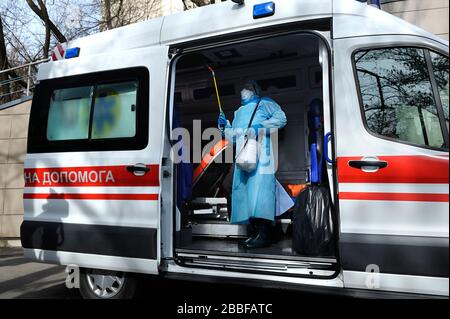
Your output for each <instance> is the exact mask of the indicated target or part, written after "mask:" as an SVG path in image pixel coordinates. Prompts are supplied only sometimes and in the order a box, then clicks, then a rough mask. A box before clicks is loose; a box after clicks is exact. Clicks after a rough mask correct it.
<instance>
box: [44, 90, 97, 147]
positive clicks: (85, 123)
mask: <svg viewBox="0 0 450 319" xmlns="http://www.w3.org/2000/svg"><path fill="white" fill-rule="evenodd" d="M91 91H92V87H91V86H84V87H77V88H70V89H61V90H54V91H53V94H52V95H51V97H50V107H49V112H48V125H47V139H48V140H49V141H61V140H78V139H87V138H88V135H89V114H90V109H91Z"/></svg>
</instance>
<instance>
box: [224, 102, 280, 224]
mask: <svg viewBox="0 0 450 319" xmlns="http://www.w3.org/2000/svg"><path fill="white" fill-rule="evenodd" d="M259 99H260V98H259V97H258V96H254V97H253V98H252V99H251V100H249V101H245V102H244V101H243V102H242V104H243V105H242V106H241V107H240V108H239V109H238V110H237V111H236V112H235V113H234V119H233V123H232V124H230V122H228V123H227V125H226V126H225V129H224V133H225V138H227V139H228V140H229V141H231V142H233V143H236V150H240V149H241V147H242V143H243V141H244V139H245V131H246V129H247V127H248V124H249V121H250V117H251V115H252V113H253V111H254V109H255V106H256V104H257V102H258V100H259ZM286 123H287V119H286V115H285V114H284V112H283V111H282V110H281V107H280V106H279V105H278V104H277V103H276V102H275V101H274V100H272V99H270V98H266V97H264V98H262V99H261V101H260V103H259V106H258V110H257V111H256V114H255V117H254V119H253V122H252V126H254V125H258V124H260V125H261V126H262V127H263V129H260V130H259V131H258V133H259V138H258V139H259V141H260V143H259V157H258V164H257V166H256V169H255V170H254V171H253V172H251V173H247V172H245V171H242V170H240V169H239V167H237V166H235V169H234V176H233V188H232V207H231V223H236V224H247V223H249V219H250V218H252V217H253V218H263V219H268V220H271V221H274V219H275V213H276V183H275V170H274V167H275V166H274V157H273V153H272V143H271V138H270V135H269V134H268V133H269V130H268V129H280V128H282V127H284V126H285V125H286Z"/></svg>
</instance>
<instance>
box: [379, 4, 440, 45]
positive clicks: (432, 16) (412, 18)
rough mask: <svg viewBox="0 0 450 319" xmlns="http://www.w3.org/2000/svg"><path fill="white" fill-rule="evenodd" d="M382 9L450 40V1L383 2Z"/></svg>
mask: <svg viewBox="0 0 450 319" xmlns="http://www.w3.org/2000/svg"><path fill="white" fill-rule="evenodd" d="M381 8H382V10H384V11H386V12H389V13H391V14H393V15H396V16H397V17H399V18H402V19H404V20H406V21H408V22H410V23H412V24H415V25H417V26H419V27H420V28H422V29H424V30H427V31H428V32H431V33H434V34H436V35H438V36H440V37H442V38H443V39H445V40H447V41H448V39H449V37H448V34H449V32H448V23H449V1H448V0H400V1H399V0H397V1H393V0H384V1H383V0H382V1H381Z"/></svg>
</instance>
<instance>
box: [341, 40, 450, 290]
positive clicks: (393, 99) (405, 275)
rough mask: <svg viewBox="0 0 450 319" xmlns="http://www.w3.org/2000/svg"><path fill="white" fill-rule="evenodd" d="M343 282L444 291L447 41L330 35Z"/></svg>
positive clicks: (446, 175) (446, 247)
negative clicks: (332, 51)
mask: <svg viewBox="0 0 450 319" xmlns="http://www.w3.org/2000/svg"><path fill="white" fill-rule="evenodd" d="M334 52H335V57H334V61H335V69H334V90H335V92H334V95H335V97H336V110H337V111H336V130H337V134H336V135H337V136H336V143H337V161H338V163H337V165H338V168H337V169H338V181H339V184H338V186H339V206H340V255H341V264H342V268H343V271H344V272H343V273H344V285H345V286H346V287H350V288H364V289H377V290H389V291H398V292H410V293H424V294H436V295H447V296H448V275H449V273H448V269H449V268H448V260H449V258H448V251H449V250H448V234H449V231H448V223H449V219H448V217H449V215H448V209H449V205H448V182H449V179H448V173H449V171H448V164H449V162H448V147H449V144H448V143H449V142H448V47H445V46H444V45H442V44H440V43H438V42H435V41H433V40H427V39H426V38H423V37H415V36H397V35H396V36H367V37H356V38H345V39H337V40H335V41H334Z"/></svg>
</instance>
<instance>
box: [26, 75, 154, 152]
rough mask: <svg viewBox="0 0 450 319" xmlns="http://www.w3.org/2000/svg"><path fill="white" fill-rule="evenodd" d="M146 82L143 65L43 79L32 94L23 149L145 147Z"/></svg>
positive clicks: (116, 148) (96, 149)
mask: <svg viewBox="0 0 450 319" xmlns="http://www.w3.org/2000/svg"><path fill="white" fill-rule="evenodd" d="M148 81H149V80H148V71H147V70H146V69H145V68H133V69H126V70H118V71H113V72H101V73H96V74H89V75H82V76H75V77H70V78H64V79H58V80H48V81H42V82H41V83H40V84H39V85H38V86H37V88H36V92H35V95H34V98H33V106H32V110H31V115H30V126H29V135H28V136H29V139H28V152H30V153H39V152H65V151H101V150H122V149H123V150H132V149H142V148H144V147H145V146H146V145H147V141H148V88H149V85H148Z"/></svg>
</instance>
